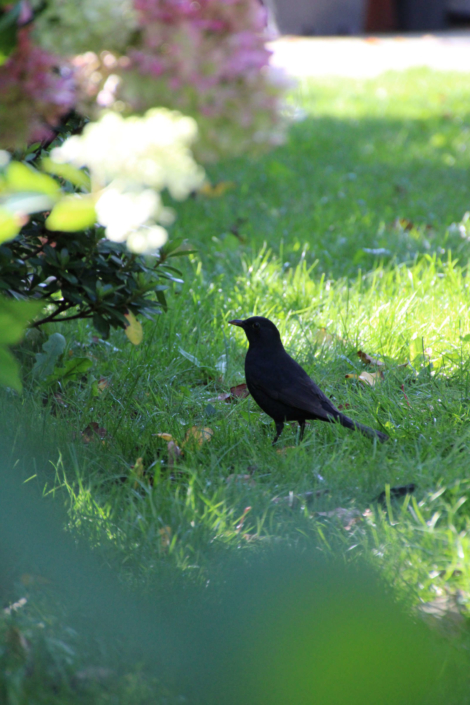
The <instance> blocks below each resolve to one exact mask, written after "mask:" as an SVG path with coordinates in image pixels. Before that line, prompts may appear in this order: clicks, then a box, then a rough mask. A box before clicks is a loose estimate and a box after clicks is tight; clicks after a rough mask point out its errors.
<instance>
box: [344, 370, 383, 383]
mask: <svg viewBox="0 0 470 705" xmlns="http://www.w3.org/2000/svg"><path fill="white" fill-rule="evenodd" d="M345 377H346V379H357V380H358V381H359V382H362V384H368V385H369V387H375V385H376V384H377V382H381V381H382V380H383V378H384V373H383V372H382V370H380V371H379V372H361V374H360V375H345Z"/></svg>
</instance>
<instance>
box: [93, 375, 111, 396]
mask: <svg viewBox="0 0 470 705" xmlns="http://www.w3.org/2000/svg"><path fill="white" fill-rule="evenodd" d="M96 386H97V388H98V391H99V392H104V390H105V389H106V388H107V387H109V382H108V380H107V379H106V377H100V379H99V381H98V384H97V385H96Z"/></svg>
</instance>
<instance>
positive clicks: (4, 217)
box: [0, 206, 21, 244]
mask: <svg viewBox="0 0 470 705" xmlns="http://www.w3.org/2000/svg"><path fill="white" fill-rule="evenodd" d="M20 230H21V221H20V219H19V218H18V216H17V215H14V214H13V213H10V211H8V210H6V208H2V207H1V206H0V244H1V243H2V242H6V240H13V238H14V237H16V236H17V235H18V233H19V232H20Z"/></svg>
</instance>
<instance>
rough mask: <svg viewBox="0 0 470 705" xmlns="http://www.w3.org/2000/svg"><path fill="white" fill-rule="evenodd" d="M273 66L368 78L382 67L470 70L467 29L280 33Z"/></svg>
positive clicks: (303, 72) (298, 71)
mask: <svg viewBox="0 0 470 705" xmlns="http://www.w3.org/2000/svg"><path fill="white" fill-rule="evenodd" d="M269 47H270V49H271V50H272V51H273V52H274V53H273V57H272V64H273V65H274V66H279V67H282V68H283V69H285V70H286V72H287V73H288V74H290V75H291V76H297V77H306V76H329V75H333V76H351V77H355V78H368V77H373V76H378V75H379V74H381V73H383V72H384V71H390V70H393V71H401V70H404V69H408V68H411V67H417V66H429V67H430V68H433V69H436V70H438V71H462V72H468V73H470V31H465V32H442V33H438V34H425V35H404V36H403V35H396V36H380V37H374V36H371V37H314V38H313V37H312V38H311V37H290V36H286V37H280V38H279V39H276V40H274V41H273V42H270V44H269Z"/></svg>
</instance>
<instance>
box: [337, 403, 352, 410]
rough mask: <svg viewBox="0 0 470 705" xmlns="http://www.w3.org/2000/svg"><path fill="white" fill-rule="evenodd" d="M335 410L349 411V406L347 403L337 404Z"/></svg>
mask: <svg viewBox="0 0 470 705" xmlns="http://www.w3.org/2000/svg"><path fill="white" fill-rule="evenodd" d="M336 408H337V409H339V410H340V411H341V409H350V408H351V404H348V403H347V402H346V404H338V406H337V407H336Z"/></svg>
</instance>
